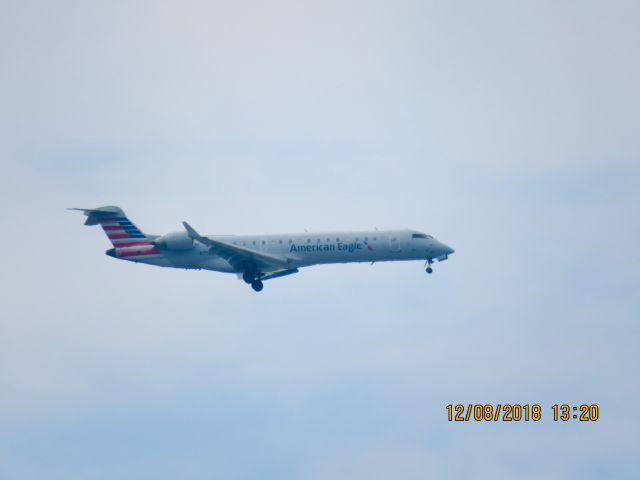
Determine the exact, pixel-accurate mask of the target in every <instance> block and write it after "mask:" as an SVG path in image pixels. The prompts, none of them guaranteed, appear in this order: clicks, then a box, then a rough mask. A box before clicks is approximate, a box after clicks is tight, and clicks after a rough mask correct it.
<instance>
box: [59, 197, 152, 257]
mask: <svg viewBox="0 0 640 480" xmlns="http://www.w3.org/2000/svg"><path fill="white" fill-rule="evenodd" d="M69 210H80V211H81V212H84V214H85V215H86V216H87V220H86V221H85V222H84V224H85V225H100V226H102V230H104V233H105V235H107V237H109V240H110V241H111V244H112V245H113V246H114V247H115V248H125V247H135V246H143V245H151V240H152V239H153V237H149V236H147V235H145V234H144V233H142V231H141V230H140V229H139V228H138V227H136V226H135V225H134V224H133V222H132V221H131V220H129V218H127V216H126V215H125V213H124V212H123V211H122V210H121V209H120V208H119V207H100V208H70V209H69Z"/></svg>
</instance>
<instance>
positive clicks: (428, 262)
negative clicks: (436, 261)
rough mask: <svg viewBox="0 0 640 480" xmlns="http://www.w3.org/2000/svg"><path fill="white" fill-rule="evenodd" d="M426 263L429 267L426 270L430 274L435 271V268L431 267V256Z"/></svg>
mask: <svg viewBox="0 0 640 480" xmlns="http://www.w3.org/2000/svg"><path fill="white" fill-rule="evenodd" d="M425 265H426V267H427V268H426V269H425V270H426V272H427V273H428V274H432V273H433V268H431V259H430V258H429V259H427V261H426V262H425Z"/></svg>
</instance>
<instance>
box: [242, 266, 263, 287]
mask: <svg viewBox="0 0 640 480" xmlns="http://www.w3.org/2000/svg"><path fill="white" fill-rule="evenodd" d="M242 279H243V280H244V281H245V283H248V284H249V285H251V288H253V289H254V290H255V291H256V292H260V291H261V290H262V289H263V288H264V285H263V284H262V280H260V275H259V274H256V272H254V271H252V270H247V271H245V272H244V273H243V274H242Z"/></svg>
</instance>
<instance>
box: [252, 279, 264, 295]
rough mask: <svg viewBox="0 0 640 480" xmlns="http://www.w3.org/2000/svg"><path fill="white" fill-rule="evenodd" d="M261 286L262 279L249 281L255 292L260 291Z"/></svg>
mask: <svg viewBox="0 0 640 480" xmlns="http://www.w3.org/2000/svg"><path fill="white" fill-rule="evenodd" d="M263 287H264V285H262V281H261V280H259V279H258V280H254V281H253V282H251V288H253V289H254V290H255V291H256V292H259V291H261V290H262V288H263Z"/></svg>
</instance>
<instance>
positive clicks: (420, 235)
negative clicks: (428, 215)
mask: <svg viewBox="0 0 640 480" xmlns="http://www.w3.org/2000/svg"><path fill="white" fill-rule="evenodd" d="M411 238H433V237H432V236H431V235H425V234H424V233H414V234H412V235H411Z"/></svg>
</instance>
